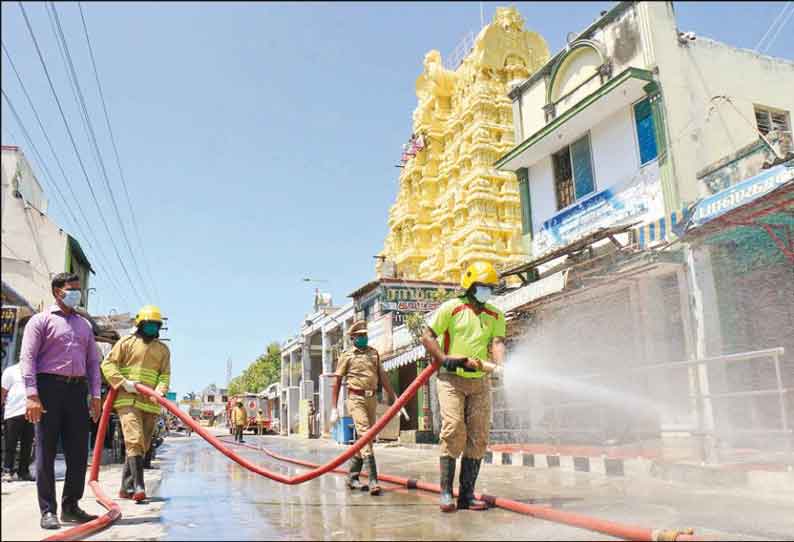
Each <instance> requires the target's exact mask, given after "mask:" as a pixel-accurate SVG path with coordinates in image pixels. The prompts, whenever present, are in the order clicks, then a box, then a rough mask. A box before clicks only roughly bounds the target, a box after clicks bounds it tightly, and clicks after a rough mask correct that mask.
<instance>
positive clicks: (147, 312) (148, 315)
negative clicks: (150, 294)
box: [135, 305, 163, 326]
mask: <svg viewBox="0 0 794 542" xmlns="http://www.w3.org/2000/svg"><path fill="white" fill-rule="evenodd" d="M141 322H160V323H161V324H162V323H163V315H162V314H160V309H159V308H158V307H155V306H154V305H144V306H143V307H141V310H139V311H138V314H136V315H135V325H136V326H137V325H139V324H140V323H141Z"/></svg>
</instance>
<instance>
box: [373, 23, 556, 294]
mask: <svg viewBox="0 0 794 542" xmlns="http://www.w3.org/2000/svg"><path fill="white" fill-rule="evenodd" d="M548 59H549V50H548V46H547V45H546V41H545V40H544V39H543V37H541V36H540V35H539V34H537V33H536V32H529V31H527V30H525V29H524V20H523V18H522V17H521V15H520V14H519V13H518V11H517V10H516V9H515V8H512V7H511V8H497V9H496V14H495V16H494V19H493V21H492V22H491V23H490V24H488V25H486V26H485V27H483V29H482V30H481V31H480V33H479V34H478V35H477V37H476V38H475V39H474V44H473V46H472V48H471V50H470V51H469V53H468V54H467V55H466V56H465V57H464V59H463V61H462V62H461V63H460V65H459V66H458V67H457V69H455V70H454V71H450V70H448V69H445V68H444V67H443V65H442V62H441V54H440V53H439V52H438V51H436V50H432V51H430V52H428V53H427V54H426V55H425V59H424V70H423V72H422V74H421V75H420V76H419V78H418V79H417V80H416V96H417V102H418V105H417V106H416V109H415V110H414V114H413V132H414V134H415V135H416V137H417V138H418V139H419V141H420V144H419V145H417V146H415V147H414V149H415V152H414V153H412V154H413V156H411V157H410V158H409V159H408V160H407V161H404V165H403V169H402V170H401V173H400V181H399V185H400V187H399V192H398V195H397V201H396V202H395V203H394V205H392V207H391V209H390V210H389V233H388V234H387V237H386V241H385V243H384V249H383V251H382V252H381V254H380V257H379V259H378V264H377V265H376V273H377V275H378V276H379V277H381V276H387V275H391V274H392V273H394V276H396V277H398V278H403V279H416V280H437V281H453V282H457V281H458V280H460V275H461V270H463V269H465V267H466V266H467V265H468V264H469V263H471V262H472V261H474V260H486V261H489V262H491V263H493V264H494V265H495V266H496V267H497V269H503V268H505V267H507V266H511V265H514V264H517V263H520V262H522V261H524V260H525V257H526V256H525V254H526V252H525V251H524V249H523V248H522V246H521V210H520V198H519V193H518V181H517V180H516V177H515V175H514V174H513V173H508V172H500V171H497V170H496V169H495V168H494V167H493V165H492V164H493V163H494V162H495V161H496V160H497V159H498V158H499V157H500V156H501V155H502V154H504V153H505V152H506V151H508V150H509V149H510V148H511V147H512V146H513V145H514V139H513V111H512V104H511V100H510V98H509V97H508V96H507V93H508V91H509V90H510V84H511V83H512V82H518V81H522V80H524V79H526V78H527V77H529V75H530V74H532V73H534V71H535V70H537V69H538V68H539V67H540V66H542V65H543V64H544V63H546V62H547V61H548ZM420 136H421V137H420ZM390 268H391V269H392V270H391V271H386V269H390Z"/></svg>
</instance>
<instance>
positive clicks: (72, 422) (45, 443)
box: [36, 374, 89, 514]
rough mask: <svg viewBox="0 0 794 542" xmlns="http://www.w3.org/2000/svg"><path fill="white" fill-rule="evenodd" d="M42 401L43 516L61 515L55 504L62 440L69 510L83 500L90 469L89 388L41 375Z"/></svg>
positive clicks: (64, 499)
mask: <svg viewBox="0 0 794 542" xmlns="http://www.w3.org/2000/svg"><path fill="white" fill-rule="evenodd" d="M36 380H37V386H38V389H39V399H41V403H42V405H43V406H44V410H46V411H47V412H46V413H45V414H42V415H41V421H40V422H39V423H37V424H36V489H37V490H38V494H39V509H40V510H41V513H42V514H44V513H46V512H52V513H53V514H56V513H57V512H58V506H57V504H56V501H55V454H56V453H57V446H58V439H59V438H60V439H61V444H62V445H63V455H64V458H65V459H66V480H65V481H64V485H63V495H62V496H61V505H62V506H63V507H64V508H68V507H71V506H74V505H76V504H77V501H79V500H80V499H81V498H83V489H84V488H85V471H86V467H87V465H88V424H89V418H88V388H87V386H86V384H85V382H82V383H80V382H76V383H75V382H72V383H67V382H64V381H61V380H56V379H54V378H52V377H49V376H47V375H43V374H39V375H38V378H37V379H36Z"/></svg>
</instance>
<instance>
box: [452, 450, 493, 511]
mask: <svg viewBox="0 0 794 542" xmlns="http://www.w3.org/2000/svg"><path fill="white" fill-rule="evenodd" d="M481 461H482V459H472V458H470V457H464V458H463V459H462V460H461V462H460V488H459V489H458V510H466V509H468V510H488V503H486V502H485V501H481V500H479V499H475V498H474V484H475V483H476V482H477V475H478V474H479V473H480V462H481Z"/></svg>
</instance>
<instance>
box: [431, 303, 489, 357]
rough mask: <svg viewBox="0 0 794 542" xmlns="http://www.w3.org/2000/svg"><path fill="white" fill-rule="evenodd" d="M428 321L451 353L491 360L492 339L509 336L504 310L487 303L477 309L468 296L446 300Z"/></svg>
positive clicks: (445, 350)
mask: <svg viewBox="0 0 794 542" xmlns="http://www.w3.org/2000/svg"><path fill="white" fill-rule="evenodd" d="M427 325H428V326H429V327H430V329H432V330H433V332H434V333H435V334H436V336H438V337H439V339H441V340H440V343H441V345H442V348H443V349H444V352H445V353H446V354H448V355H450V356H466V357H467V358H477V359H481V360H487V359H488V344H489V343H490V342H491V339H494V338H496V337H504V336H505V315H504V313H503V312H502V311H500V310H499V309H497V308H496V307H494V306H493V305H489V304H487V303H486V304H485V306H484V307H483V308H482V310H481V311H480V312H479V313H477V312H476V309H475V308H474V305H469V304H468V300H467V299H466V298H465V297H457V298H454V299H450V300H449V301H445V302H444V303H443V304H442V305H441V306H440V307H439V308H438V310H436V312H435V313H433V315H432V316H431V317H430V319H429V321H428V322H427Z"/></svg>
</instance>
